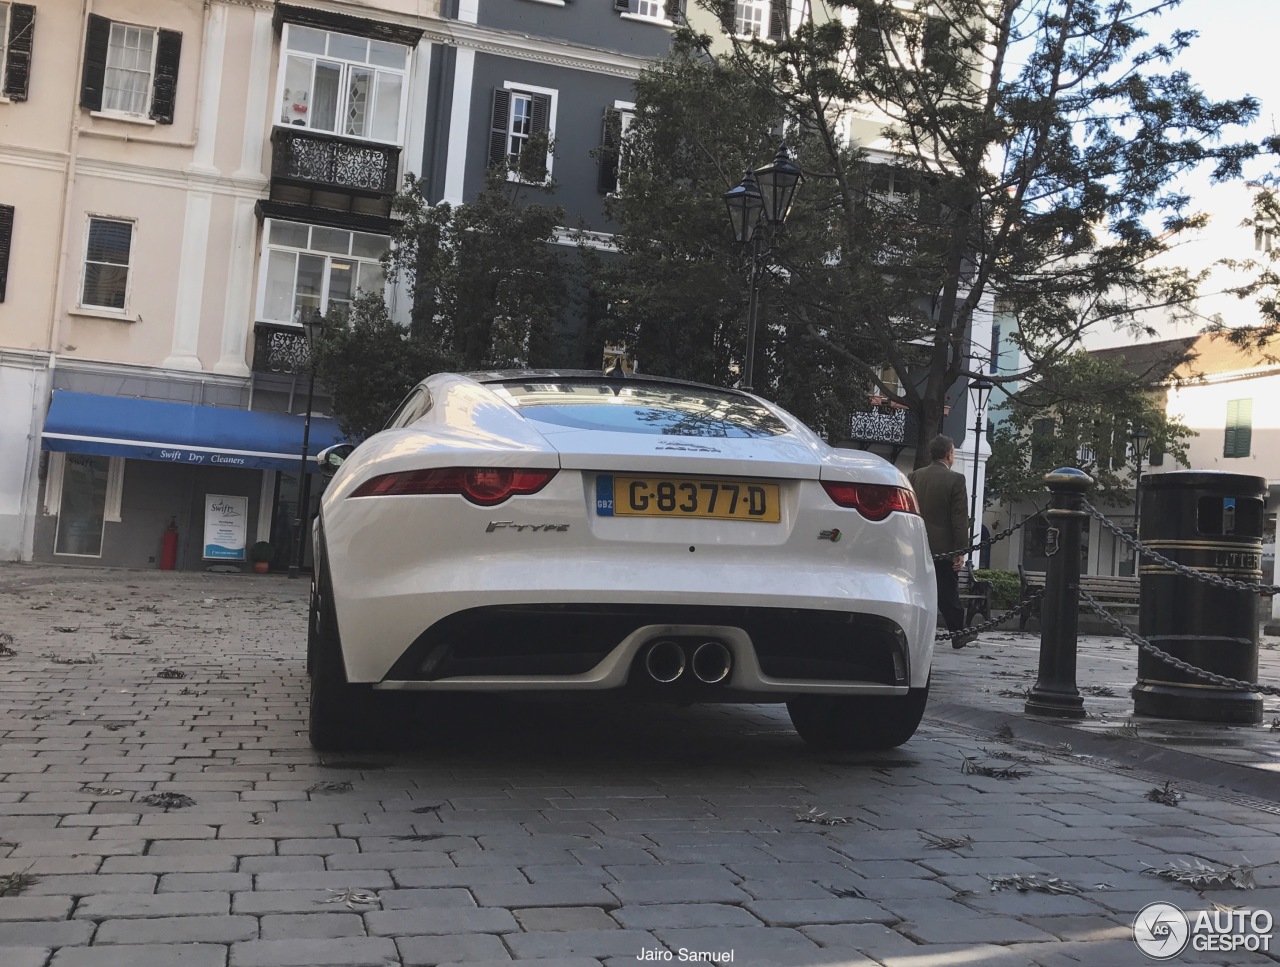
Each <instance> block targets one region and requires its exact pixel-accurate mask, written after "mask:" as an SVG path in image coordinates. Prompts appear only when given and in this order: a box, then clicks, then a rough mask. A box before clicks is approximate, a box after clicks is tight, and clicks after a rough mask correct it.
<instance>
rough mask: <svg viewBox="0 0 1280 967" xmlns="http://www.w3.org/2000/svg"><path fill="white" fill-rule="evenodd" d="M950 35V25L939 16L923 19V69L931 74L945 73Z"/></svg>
mask: <svg viewBox="0 0 1280 967" xmlns="http://www.w3.org/2000/svg"><path fill="white" fill-rule="evenodd" d="M950 37H951V25H950V24H949V23H947V21H945V20H943V19H942V18H941V17H930V18H929V19H928V20H927V21H925V25H924V56H923V58H922V60H923V63H924V68H925V70H927V71H929V72H930V73H932V74H945V73H946V70H947V62H948V56H949V50H950V48H949V46H948V42H949V40H950Z"/></svg>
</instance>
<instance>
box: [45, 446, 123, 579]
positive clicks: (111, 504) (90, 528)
mask: <svg viewBox="0 0 1280 967" xmlns="http://www.w3.org/2000/svg"><path fill="white" fill-rule="evenodd" d="M123 477H124V459H123V458H122V457H103V456H98V455H96V454H88V453H55V454H52V455H51V459H50V466H49V475H48V477H47V479H46V481H45V488H46V503H45V509H46V511H47V512H49V513H54V514H57V516H58V528H57V533H56V534H55V536H54V543H53V552H54V553H55V554H65V555H68V556H72V557H101V556H102V530H103V525H104V523H106V522H107V521H119V520H120V501H121V490H122V488H121V484H122V482H123ZM50 498H52V499H50Z"/></svg>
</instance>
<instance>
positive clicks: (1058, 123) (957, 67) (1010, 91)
mask: <svg viewBox="0 0 1280 967" xmlns="http://www.w3.org/2000/svg"><path fill="white" fill-rule="evenodd" d="M698 2H699V5H700V6H702V7H703V8H704V9H706V10H708V11H710V12H711V13H712V14H713V15H714V16H715V17H716V18H717V19H718V20H719V21H720V22H721V23H726V24H732V23H733V18H734V14H735V3H734V0H698ZM1176 2H1177V0H1164V2H1162V0H1152V2H1150V3H1149V4H1148V5H1146V6H1143V7H1140V8H1136V9H1135V8H1133V7H1132V6H1131V5H1130V4H1128V3H1122V2H1106V3H1104V2H1099V0H933V2H931V3H929V4H928V6H927V10H925V9H923V8H922V9H921V10H920V11H915V10H904V9H902V8H901V7H900V6H899V4H898V3H896V2H895V0H830V2H829V3H828V4H827V5H826V9H827V10H828V11H829V14H830V16H829V17H827V18H826V19H818V18H816V17H808V16H806V17H805V18H804V19H803V20H802V22H801V23H800V24H799V26H798V27H796V28H795V29H794V30H792V29H791V27H790V24H786V23H783V24H779V25H778V26H779V27H780V28H781V31H780V37H779V39H776V40H772V41H766V40H761V39H754V38H742V37H732V38H731V39H730V41H729V49H728V52H727V53H724V54H719V55H715V54H713V53H712V51H713V50H714V49H715V46H714V44H715V43H716V42H714V41H713V39H712V38H711V37H709V36H706V35H699V34H698V33H697V32H695V31H693V30H691V29H685V30H683V31H682V33H681V37H680V39H679V42H678V44H677V49H676V51H675V53H674V54H673V57H672V60H671V63H672V64H674V65H676V66H675V67H659V68H656V69H655V70H653V71H650V72H649V73H648V74H647V75H646V77H645V79H644V80H643V81H642V83H641V84H640V85H639V86H638V91H637V123H636V124H635V125H633V128H632V132H631V133H629V136H628V139H627V141H628V144H627V145H626V148H625V149H624V150H630V151H631V152H632V155H631V157H632V158H634V159H635V162H634V163H629V164H628V166H627V178H626V179H625V181H624V185H623V191H622V199H623V204H622V206H620V207H619V209H618V210H617V214H618V216H619V218H620V219H621V222H622V235H623V236H624V237H625V238H628V239H638V238H640V237H641V236H642V235H643V234H644V233H646V232H648V233H650V234H652V233H653V230H654V225H655V223H656V224H657V226H658V228H659V229H661V227H662V224H664V218H665V222H669V223H671V224H673V225H674V226H675V227H676V228H678V229H680V230H682V231H684V230H687V235H688V238H689V239H691V241H689V242H687V243H686V244H685V246H684V248H683V249H674V248H673V249H672V254H673V256H674V255H680V256H683V257H672V259H671V261H670V264H661V263H659V264H657V265H655V264H654V259H653V258H652V252H651V250H649V249H646V248H645V247H644V246H643V245H642V244H640V243H638V242H629V243H628V244H634V245H635V248H634V249H628V248H626V247H625V246H624V252H627V253H628V254H631V255H637V254H638V255H639V258H634V257H633V258H630V259H628V260H627V262H626V265H627V266H628V267H629V268H630V270H631V272H632V273H633V274H632V275H631V276H630V279H629V281H628V282H627V283H624V284H623V285H622V286H621V291H627V285H631V286H632V291H633V292H634V293H635V298H637V299H638V298H639V297H640V296H641V295H643V294H644V293H645V291H646V289H645V286H644V285H642V284H641V283H640V282H639V281H637V280H643V279H644V278H645V277H646V274H648V277H649V278H651V279H654V280H655V281H654V283H651V285H653V284H657V282H656V280H657V279H659V278H660V279H661V283H660V284H661V286H662V288H663V290H664V291H665V292H668V293H670V292H675V291H679V292H682V293H684V298H685V300H686V301H685V303H683V304H680V305H675V304H672V300H673V298H674V297H672V296H670V295H668V296H667V300H666V303H667V306H668V307H669V311H670V313H671V314H672V315H675V313H676V312H677V311H682V312H683V313H684V316H685V317H689V318H691V319H694V320H696V322H695V324H694V325H692V326H691V327H690V328H689V330H688V332H687V339H689V340H698V345H699V346H700V347H701V349H700V352H699V353H697V354H694V353H689V355H698V356H703V355H714V351H719V352H721V353H722V354H727V355H728V356H729V358H730V359H731V358H732V353H733V351H734V350H736V347H737V345H740V343H737V342H736V340H735V341H733V342H732V343H730V344H728V345H727V346H722V345H721V343H718V342H716V340H715V338H710V339H709V338H707V337H706V336H705V335H704V334H703V329H704V328H705V324H706V322H707V321H709V320H714V319H719V318H722V316H717V315H716V313H721V314H728V313H737V312H739V311H740V300H738V301H735V300H733V299H732V297H731V296H729V295H727V294H726V292H725V289H724V287H723V286H715V285H709V284H708V285H703V284H701V281H702V275H701V274H700V273H706V272H707V271H708V269H707V267H706V266H705V265H704V264H702V262H701V261H700V260H699V259H697V258H695V257H693V256H694V255H696V254H697V253H698V251H699V248H698V245H697V244H695V242H694V241H692V240H693V239H697V238H698V237H702V238H705V237H706V235H707V232H708V223H707V219H709V218H710V214H709V212H710V208H709V207H708V206H707V205H703V204H695V205H691V206H689V207H688V208H686V209H684V210H683V211H682V212H674V211H672V212H669V213H667V214H666V215H665V216H663V215H662V213H661V210H660V209H659V208H657V207H653V208H651V209H649V214H648V216H647V218H646V216H645V214H644V212H642V211H638V210H637V209H638V208H639V207H640V206H641V204H642V202H641V199H642V198H643V199H648V200H649V203H651V204H653V203H654V200H655V199H661V198H663V197H664V196H665V195H666V193H667V191H668V189H669V188H671V187H675V188H677V189H679V191H678V192H677V194H676V195H675V196H672V197H673V202H672V203H673V205H674V204H675V203H676V201H677V200H678V198H679V193H680V192H683V193H684V194H686V195H692V194H693V193H695V192H696V191H705V192H706V194H707V195H709V196H711V197H712V198H714V196H716V195H718V194H719V192H721V191H724V190H725V189H727V188H729V187H731V185H732V184H733V183H734V181H736V180H737V171H738V170H739V169H740V168H741V167H742V163H743V160H744V159H756V160H755V161H754V162H753V163H757V164H758V163H759V161H758V159H759V158H760V157H761V156H762V154H763V152H762V151H761V148H762V147H763V146H764V145H766V144H767V143H768V142H769V141H770V139H771V138H770V136H771V134H772V133H773V132H775V131H776V130H777V129H778V128H779V126H781V127H783V128H784V129H785V131H786V133H787V135H788V137H789V138H793V139H794V140H795V142H796V144H797V146H798V149H799V152H800V159H801V164H802V167H803V168H804V169H805V171H806V174H807V183H806V184H805V186H804V187H803V188H802V194H801V196H800V197H801V198H802V199H804V202H803V204H804V208H805V211H806V212H807V213H808V214H807V216H806V217H808V218H811V219H813V222H812V226H811V227H812V229H813V231H814V233H815V234H816V235H818V236H825V237H824V238H823V239H822V242H821V244H816V243H815V245H813V246H810V245H793V244H792V240H793V238H795V237H797V236H799V235H800V234H801V228H800V227H799V226H797V229H796V230H795V231H794V232H793V231H792V229H791V228H790V227H789V228H788V240H787V243H786V244H785V245H782V246H779V247H778V249H777V250H776V251H775V253H774V256H773V258H774V259H775V261H776V263H777V264H778V266H779V269H778V271H776V272H775V273H774V281H777V282H779V284H778V285H777V286H776V288H777V290H778V292H777V293H776V294H775V296H774V297H775V298H778V299H779V300H780V301H781V302H784V303H785V309H786V311H785V313H783V312H779V313H777V314H776V315H771V316H770V320H771V322H776V323H777V324H779V325H782V326H784V327H785V333H784V334H783V338H785V339H787V340H791V339H794V338H796V337H798V336H800V335H803V337H804V338H805V339H807V340H809V341H810V342H811V343H812V344H815V345H817V346H819V347H821V350H822V353H823V355H824V356H825V357H826V359H827V360H828V361H829V365H833V366H835V367H836V368H837V369H839V370H843V371H847V372H851V373H856V374H857V376H856V380H855V381H856V382H857V383H859V384H861V385H871V386H879V387H880V389H881V390H882V391H884V392H885V393H886V394H888V393H890V392H891V391H895V390H896V389H897V387H891V386H890V385H889V383H890V382H891V380H892V377H893V375H894V374H896V376H897V377H898V378H899V379H901V389H902V392H903V394H904V395H903V396H902V397H900V399H901V401H902V402H904V403H905V404H906V405H908V406H909V407H910V408H911V409H912V411H913V412H914V413H915V415H916V417H917V419H918V420H919V423H920V426H921V427H926V428H927V427H938V426H940V422H941V417H942V414H943V410H944V407H945V406H946V404H947V394H948V392H950V391H953V387H954V386H955V385H956V383H957V382H958V381H959V380H962V379H965V378H966V377H972V376H974V375H976V373H975V369H976V367H973V366H971V364H970V362H969V359H970V357H971V356H972V354H971V353H970V351H969V349H970V339H971V330H972V325H973V321H974V318H975V315H977V314H979V313H981V312H984V311H989V310H990V306H991V304H992V302H993V300H994V299H995V298H996V297H997V296H998V297H999V299H1000V300H1001V303H1002V306H1003V307H1006V308H1007V309H1008V310H1009V311H1010V312H1011V313H1012V314H1013V315H1014V316H1016V318H1017V320H1018V325H1019V331H1018V333H1017V335H1016V337H1015V338H1016V340H1017V342H1018V343H1019V345H1020V348H1021V350H1022V353H1023V355H1024V356H1025V358H1026V359H1027V361H1028V362H1027V365H1026V366H1025V367H1023V368H1022V369H1021V370H1019V371H1018V372H1014V373H1002V374H999V375H997V376H994V377H992V378H993V379H994V380H995V381H996V382H997V383H1000V384H1001V385H1002V386H1003V387H1004V388H1006V389H1008V390H1009V391H1010V392H1012V393H1013V394H1014V395H1015V396H1018V395H1020V394H1021V392H1022V391H1021V390H1020V389H1019V388H1018V387H1019V386H1027V387H1029V388H1030V389H1032V390H1033V391H1034V392H1037V393H1040V392H1041V391H1043V394H1042V395H1044V396H1045V397H1046V398H1048V397H1052V395H1053V393H1052V387H1051V386H1050V385H1049V384H1048V383H1047V382H1046V380H1048V379H1050V378H1052V377H1054V376H1055V375H1057V374H1058V373H1060V372H1061V371H1062V369H1061V363H1062V361H1063V360H1064V359H1065V358H1067V357H1068V356H1069V355H1070V354H1071V353H1072V352H1074V351H1075V350H1076V349H1077V348H1078V347H1079V345H1080V340H1081V337H1082V336H1083V335H1084V334H1085V333H1086V332H1087V331H1088V330H1090V329H1091V328H1094V327H1097V326H1113V327H1128V328H1129V329H1130V330H1131V331H1133V332H1134V334H1135V335H1139V334H1141V333H1143V332H1149V331H1150V330H1149V329H1148V327H1147V324H1146V323H1145V322H1144V312H1146V311H1147V310H1150V309H1154V308H1159V309H1161V310H1162V311H1163V313H1164V314H1165V315H1171V314H1174V315H1176V314H1178V313H1180V312H1189V306H1190V304H1191V303H1192V302H1193V300H1194V299H1195V296H1196V291H1197V285H1198V283H1199V281H1200V278H1201V276H1199V275H1197V274H1193V273H1190V272H1188V271H1186V270H1183V269H1179V268H1169V267H1167V266H1166V265H1165V264H1164V263H1162V262H1161V261H1160V257H1161V256H1163V255H1165V253H1167V252H1168V250H1169V249H1170V247H1171V246H1172V245H1173V244H1175V243H1176V241H1177V240H1178V238H1179V236H1181V235H1182V234H1183V233H1185V232H1188V231H1190V230H1192V229H1194V228H1196V227H1198V226H1199V225H1200V224H1202V222H1203V220H1204V216H1203V215H1202V214H1200V213H1197V212H1194V211H1192V210H1191V208H1190V200H1189V199H1188V198H1187V197H1186V196H1185V195H1183V194H1181V193H1180V192H1179V191H1178V190H1177V189H1176V187H1175V179H1176V178H1177V177H1178V176H1180V175H1181V174H1183V173H1184V172H1186V171H1188V170H1190V169H1192V168H1195V167H1198V166H1201V165H1209V166H1211V168H1212V176H1213V177H1214V178H1218V179H1227V178H1234V177H1238V176H1239V174H1240V166H1241V164H1242V162H1243V161H1244V160H1245V159H1247V158H1250V157H1252V156H1254V155H1255V154H1256V153H1257V151H1258V148H1257V146H1256V145H1254V144H1252V143H1250V142H1248V141H1232V140H1230V138H1231V137H1232V136H1233V135H1234V134H1235V132H1234V131H1233V128H1234V126H1236V125H1240V124H1243V123H1245V122H1247V121H1249V120H1251V119H1252V118H1253V117H1254V115H1255V114H1256V112H1257V107H1258V105H1257V102H1256V100H1254V99H1253V98H1249V97H1243V98H1239V99H1236V100H1229V101H1216V102H1215V101H1211V100H1210V99H1208V98H1207V97H1205V96H1204V94H1203V93H1202V92H1201V91H1200V90H1199V89H1198V88H1197V87H1196V85H1195V84H1194V83H1193V81H1192V79H1191V78H1190V76H1189V75H1188V74H1187V73H1185V72H1183V71H1179V70H1177V68H1176V61H1177V57H1178V54H1179V53H1180V52H1181V51H1183V50H1184V49H1185V48H1186V47H1187V45H1188V44H1189V43H1190V42H1191V40H1192V39H1193V34H1191V33H1188V32H1177V33H1175V34H1174V35H1173V36H1172V37H1171V38H1170V39H1168V40H1167V41H1164V42H1158V41H1155V40H1152V39H1150V38H1149V37H1148V35H1147V33H1146V28H1147V26H1148V25H1150V24H1152V23H1153V21H1154V20H1155V18H1156V17H1157V16H1158V15H1159V13H1160V12H1162V11H1163V10H1166V9H1168V8H1170V7H1172V6H1174V5H1176ZM718 91H721V92H729V93H730V94H731V95H732V98H737V99H739V100H740V101H741V104H740V105H739V108H740V109H739V111H738V112H737V113H736V114H735V115H733V116H732V120H731V123H726V125H725V126H724V127H725V130H724V131H723V132H721V131H718V130H715V129H712V130H711V131H710V132H709V133H708V132H706V131H704V130H701V129H695V128H692V127H691V126H690V124H689V122H688V118H690V117H694V116H697V109H698V105H696V104H689V103H687V101H686V100H684V99H685V98H687V97H703V98H711V97H714V96H715V94H716V92H718ZM732 98H730V100H732ZM724 100H725V97H723V96H722V97H721V98H719V99H718V100H716V101H715V103H716V104H717V105H719V104H721V103H722V102H723V101H724ZM672 105H675V106H677V107H678V108H679V109H678V110H672V109H671V106H672ZM873 144H874V147H875V148H876V149H877V151H876V153H875V156H874V157H873V156H872V153H870V152H869V151H868V145H873ZM664 149H665V150H667V151H668V152H670V155H671V156H673V157H678V158H679V159H681V160H680V163H673V164H671V165H664V164H662V163H660V156H661V151H662V150H664ZM766 157H767V155H766ZM871 162H875V163H874V164H873V163H871ZM690 168H692V170H694V171H696V172H699V174H697V175H687V174H686V172H687V171H688V170H689V169H690ZM712 171H715V172H717V173H718V174H719V180H718V184H712V183H710V182H711V181H712V178H711V177H710V172H712ZM629 196H634V199H635V200H634V203H633V202H632V201H629V200H628V198H629ZM717 230H718V231H720V232H721V233H727V229H723V228H717ZM711 251H715V249H714V248H713V249H711ZM686 253H688V254H686ZM819 253H821V254H820V256H819ZM664 254H665V252H664ZM646 258H647V259H648V261H647V263H646ZM784 277H785V279H786V282H785V284H782V283H781V282H780V280H781V279H782V278H784ZM717 278H718V276H717ZM677 279H683V280H685V281H686V284H681V285H678V286H677V282H676V280H677ZM783 290H785V294H783ZM692 303H696V305H693V304H692ZM629 311H635V312H642V311H643V310H640V309H635V310H629ZM644 323H648V324H649V325H652V324H653V323H652V320H647V319H642V320H641V325H640V326H639V329H640V332H639V334H638V335H637V336H636V338H637V339H639V340H640V341H641V342H643V341H644V340H645V339H646V336H645V334H644V331H643V330H644ZM711 331H712V332H713V333H714V334H715V335H716V336H721V337H722V336H723V327H722V326H719V327H712V330H711ZM721 342H723V339H721ZM830 361H836V362H834V363H832V362H830ZM762 362H763V366H761V365H759V364H758V365H757V370H758V371H760V370H761V369H763V370H764V371H765V372H766V373H767V374H769V375H768V376H767V380H771V382H767V381H766V380H759V379H758V380H757V382H759V383H761V384H762V385H772V386H778V387H780V386H781V383H780V381H779V380H778V378H777V374H778V372H779V367H780V366H781V365H783V364H784V355H783V354H782V353H780V352H779V351H778V348H777V345H776V343H771V344H766V346H765V349H764V359H763V361H762ZM718 365H719V366H720V369H719V370H718V373H719V374H721V377H722V378H723V375H722V374H723V373H724V372H725V369H726V366H725V364H724V363H723V362H721V363H718ZM792 405H795V404H794V403H793V404H792ZM928 436H929V433H928V432H927V431H926V432H924V433H922V437H923V438H925V439H927V438H928ZM917 459H918V460H922V459H927V456H925V455H924V454H918V456H917Z"/></svg>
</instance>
